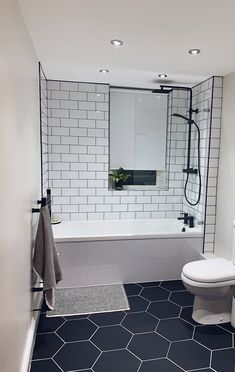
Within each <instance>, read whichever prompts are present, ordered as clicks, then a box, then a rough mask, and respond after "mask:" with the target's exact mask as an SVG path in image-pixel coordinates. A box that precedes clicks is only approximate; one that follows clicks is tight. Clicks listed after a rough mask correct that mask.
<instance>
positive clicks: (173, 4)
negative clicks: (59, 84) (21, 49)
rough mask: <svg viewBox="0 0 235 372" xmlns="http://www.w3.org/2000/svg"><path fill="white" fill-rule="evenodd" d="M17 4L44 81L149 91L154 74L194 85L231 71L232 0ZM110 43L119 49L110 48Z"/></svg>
mask: <svg viewBox="0 0 235 372" xmlns="http://www.w3.org/2000/svg"><path fill="white" fill-rule="evenodd" d="M19 2H20V5H21V7H22V12H23V15H24V18H25V21H26V24H27V27H28V30H29V32H30V35H31V37H32V40H33V43H34V45H35V48H36V51H37V54H38V58H39V60H40V61H41V63H42V65H43V67H44V70H45V72H46V75H47V77H48V78H50V79H63V80H78V81H97V82H98V81H102V82H109V83H111V84H114V85H129V86H144V87H152V86H156V77H157V76H158V74H159V73H167V74H168V77H169V81H165V82H166V83H169V82H175V83H182V84H195V83H197V82H199V81H202V80H203V79H205V78H207V77H210V76H212V75H225V74H227V73H229V72H232V71H233V70H235V22H234V15H235V1H234V0H223V1H222V0H19ZM114 38H118V39H121V40H123V41H124V45H123V46H122V47H119V48H115V47H113V46H112V45H111V44H110V40H111V39H114ZM191 48H200V49H201V51H202V53H201V54H200V55H198V56H192V55H189V54H188V50H189V49H191ZM100 68H107V69H109V71H110V72H109V74H107V75H105V76H104V75H102V74H101V73H99V69H100Z"/></svg>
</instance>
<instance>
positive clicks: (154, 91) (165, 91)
mask: <svg viewBox="0 0 235 372" xmlns="http://www.w3.org/2000/svg"><path fill="white" fill-rule="evenodd" d="M172 90H173V89H164V88H160V89H153V90H152V93H163V94H168V93H170V92H172Z"/></svg>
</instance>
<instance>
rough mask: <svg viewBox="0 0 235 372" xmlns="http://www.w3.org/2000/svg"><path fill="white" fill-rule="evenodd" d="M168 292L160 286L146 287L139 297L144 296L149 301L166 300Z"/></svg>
mask: <svg viewBox="0 0 235 372" xmlns="http://www.w3.org/2000/svg"><path fill="white" fill-rule="evenodd" d="M169 295H170V292H168V291H166V290H165V289H164V288H160V287H148V288H144V289H143V291H142V292H141V297H144V298H146V299H147V300H149V301H161V300H167V299H168V297H169Z"/></svg>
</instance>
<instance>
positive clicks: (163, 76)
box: [158, 74, 167, 79]
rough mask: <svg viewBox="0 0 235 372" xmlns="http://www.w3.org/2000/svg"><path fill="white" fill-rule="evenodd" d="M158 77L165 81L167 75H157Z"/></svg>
mask: <svg viewBox="0 0 235 372" xmlns="http://www.w3.org/2000/svg"><path fill="white" fill-rule="evenodd" d="M158 77H159V78H161V79H165V78H167V74H159V75H158Z"/></svg>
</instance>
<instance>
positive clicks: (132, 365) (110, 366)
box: [93, 350, 141, 372]
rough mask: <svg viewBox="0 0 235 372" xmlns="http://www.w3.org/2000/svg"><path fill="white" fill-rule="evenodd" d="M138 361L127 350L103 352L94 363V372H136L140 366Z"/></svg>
mask: <svg viewBox="0 0 235 372" xmlns="http://www.w3.org/2000/svg"><path fill="white" fill-rule="evenodd" d="M140 363H141V362H140V360H138V359H137V358H136V357H135V356H134V355H133V354H131V353H129V351H128V350H116V351H110V352H104V353H102V354H101V356H100V357H99V359H98V360H97V362H96V363H95V365H94V367H93V370H94V371H95V372H111V371H112V372H120V371H121V372H136V371H137V370H138V367H139V365H140Z"/></svg>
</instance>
